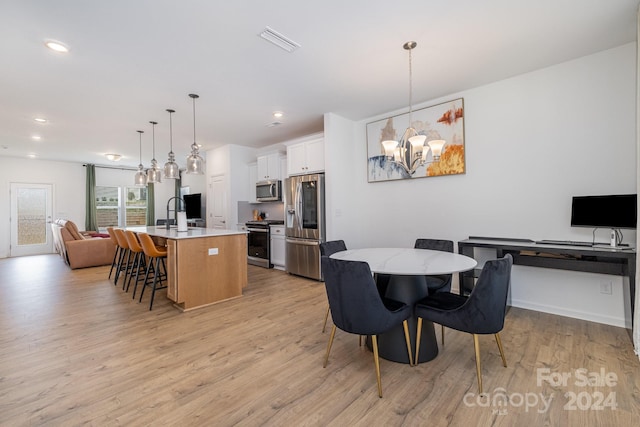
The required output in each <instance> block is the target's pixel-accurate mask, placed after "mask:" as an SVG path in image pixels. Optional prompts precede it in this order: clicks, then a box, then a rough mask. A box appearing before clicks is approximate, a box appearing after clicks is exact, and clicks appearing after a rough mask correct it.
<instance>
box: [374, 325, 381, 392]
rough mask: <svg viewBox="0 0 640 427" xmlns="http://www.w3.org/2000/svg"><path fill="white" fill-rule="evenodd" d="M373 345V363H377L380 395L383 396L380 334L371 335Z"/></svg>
mask: <svg viewBox="0 0 640 427" xmlns="http://www.w3.org/2000/svg"><path fill="white" fill-rule="evenodd" d="M371 341H372V344H373V345H372V347H373V363H374V364H375V365H376V379H377V380H378V396H379V397H382V381H381V380H380V359H379V358H378V336H377V335H371Z"/></svg>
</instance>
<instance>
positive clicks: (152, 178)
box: [147, 121, 162, 184]
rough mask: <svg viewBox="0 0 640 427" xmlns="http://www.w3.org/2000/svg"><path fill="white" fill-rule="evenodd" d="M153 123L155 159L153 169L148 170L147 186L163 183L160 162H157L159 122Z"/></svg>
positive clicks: (153, 158) (152, 160)
mask: <svg viewBox="0 0 640 427" xmlns="http://www.w3.org/2000/svg"><path fill="white" fill-rule="evenodd" d="M149 123H151V126H152V127H151V129H152V132H153V133H152V140H153V145H152V147H153V152H152V153H153V157H152V159H151V167H150V168H149V169H147V184H156V183H157V184H159V183H161V182H162V170H161V169H160V166H158V162H157V161H156V125H157V124H158V122H153V121H151V122H149Z"/></svg>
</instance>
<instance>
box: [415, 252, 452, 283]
mask: <svg viewBox="0 0 640 427" xmlns="http://www.w3.org/2000/svg"><path fill="white" fill-rule="evenodd" d="M414 248H415V249H431V250H433V251H441V252H450V253H453V242H452V241H451V240H439V239H416V243H415V245H414ZM426 278H427V288H429V293H430V294H431V293H434V292H449V291H451V274H441V275H437V276H426Z"/></svg>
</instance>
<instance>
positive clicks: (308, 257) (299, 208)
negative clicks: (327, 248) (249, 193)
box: [283, 173, 325, 280]
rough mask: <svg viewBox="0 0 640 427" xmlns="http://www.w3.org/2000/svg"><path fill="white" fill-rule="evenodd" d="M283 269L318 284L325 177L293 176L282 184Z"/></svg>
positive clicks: (320, 275)
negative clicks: (284, 238) (284, 251)
mask: <svg viewBox="0 0 640 427" xmlns="http://www.w3.org/2000/svg"><path fill="white" fill-rule="evenodd" d="M283 193H284V205H285V220H284V225H285V237H286V240H285V241H286V258H285V269H286V271H287V272H288V273H291V274H296V275H298V276H304V277H309V278H311V279H316V280H321V279H322V272H321V271H320V243H322V242H324V241H325V215H324V174H322V173H320V174H311V175H301V176H292V177H290V178H287V179H286V180H285V181H284V189H283Z"/></svg>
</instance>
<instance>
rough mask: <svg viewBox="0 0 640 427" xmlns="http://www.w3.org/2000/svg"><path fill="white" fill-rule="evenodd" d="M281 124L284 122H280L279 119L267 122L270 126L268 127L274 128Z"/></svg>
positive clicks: (267, 125)
mask: <svg viewBox="0 0 640 427" xmlns="http://www.w3.org/2000/svg"><path fill="white" fill-rule="evenodd" d="M281 124H282V122H279V121H277V120H276V121H273V122H271V123H267V124H266V125H265V126H266V127H268V128H273V127H276V126H280V125H281Z"/></svg>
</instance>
